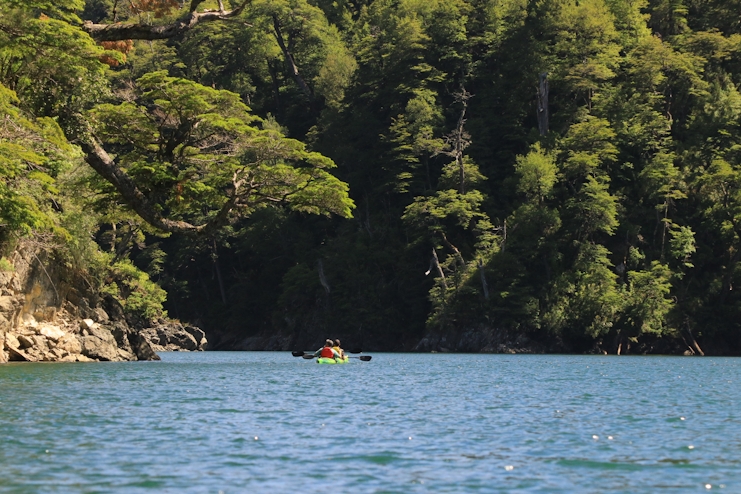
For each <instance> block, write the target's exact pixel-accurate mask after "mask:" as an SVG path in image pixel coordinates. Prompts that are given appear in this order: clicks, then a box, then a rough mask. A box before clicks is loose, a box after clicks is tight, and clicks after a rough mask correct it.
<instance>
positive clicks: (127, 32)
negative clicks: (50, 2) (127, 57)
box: [82, 0, 251, 41]
mask: <svg viewBox="0 0 741 494" xmlns="http://www.w3.org/2000/svg"><path fill="white" fill-rule="evenodd" d="M250 1H251V0H244V1H243V2H242V3H241V4H239V6H237V7H236V8H234V9H232V10H223V7H222V5H221V3H220V5H219V7H220V8H219V10H205V11H203V12H197V8H198V6H199V5H200V4H201V3H202V2H203V0H193V1H192V2H191V5H190V9H189V11H188V12H187V13H186V14H185V15H183V16H182V17H180V18H179V19H178V20H176V21H175V22H173V23H172V24H167V25H164V26H151V25H148V24H140V23H136V24H128V23H115V24H95V23H93V22H91V21H85V22H84V24H83V26H82V29H83V30H84V31H85V32H87V33H88V34H89V35H90V36H91V37H92V38H93V39H95V40H96V41H121V40H125V39H141V40H155V39H169V38H173V37H175V36H178V35H181V34H183V33H185V32H187V31H189V30H191V29H193V28H194V27H195V26H196V25H198V24H201V23H203V22H209V21H223V20H226V19H229V18H232V17H236V16H238V15H239V14H240V13H241V12H242V11H243V10H244V8H245V7H246V6H247V4H249V3H250Z"/></svg>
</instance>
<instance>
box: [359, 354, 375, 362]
mask: <svg viewBox="0 0 741 494" xmlns="http://www.w3.org/2000/svg"><path fill="white" fill-rule="evenodd" d="M372 358H373V357H371V356H370V355H361V356H360V360H362V361H363V362H370V359H372Z"/></svg>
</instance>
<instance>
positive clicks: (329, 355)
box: [321, 346, 334, 358]
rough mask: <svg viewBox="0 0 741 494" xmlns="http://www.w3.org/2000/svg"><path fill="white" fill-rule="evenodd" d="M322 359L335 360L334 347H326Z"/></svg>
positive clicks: (323, 349)
mask: <svg viewBox="0 0 741 494" xmlns="http://www.w3.org/2000/svg"><path fill="white" fill-rule="evenodd" d="M321 357H322V358H334V352H332V347H328V346H325V347H324V348H322V354H321Z"/></svg>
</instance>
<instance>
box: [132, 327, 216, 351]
mask: <svg viewBox="0 0 741 494" xmlns="http://www.w3.org/2000/svg"><path fill="white" fill-rule="evenodd" d="M140 334H141V335H142V336H143V337H144V338H146V340H147V341H149V343H150V344H151V345H152V348H153V349H154V350H155V351H157V352H171V351H175V352H177V351H181V350H185V351H203V350H205V349H206V345H208V341H207V340H206V333H204V332H203V330H202V329H200V328H196V327H195V326H188V325H185V326H183V325H182V324H180V323H179V322H175V321H169V322H163V323H162V324H159V325H158V326H155V327H149V328H145V329H143V330H141V331H140Z"/></svg>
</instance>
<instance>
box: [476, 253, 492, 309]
mask: <svg viewBox="0 0 741 494" xmlns="http://www.w3.org/2000/svg"><path fill="white" fill-rule="evenodd" d="M477 264H478V267H479V275H480V276H481V287H482V288H483V290H484V298H485V299H486V300H489V285H488V284H487V283H486V274H485V273H484V263H483V262H481V260H480V259H479V260H478V261H477Z"/></svg>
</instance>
